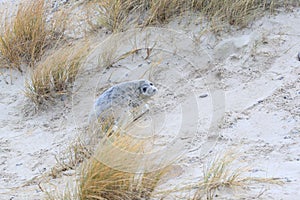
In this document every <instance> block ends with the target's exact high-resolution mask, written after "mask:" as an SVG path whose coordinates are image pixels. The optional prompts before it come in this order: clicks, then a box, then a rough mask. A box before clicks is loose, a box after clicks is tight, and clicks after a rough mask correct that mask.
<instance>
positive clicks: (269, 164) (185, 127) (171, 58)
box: [0, 9, 300, 200]
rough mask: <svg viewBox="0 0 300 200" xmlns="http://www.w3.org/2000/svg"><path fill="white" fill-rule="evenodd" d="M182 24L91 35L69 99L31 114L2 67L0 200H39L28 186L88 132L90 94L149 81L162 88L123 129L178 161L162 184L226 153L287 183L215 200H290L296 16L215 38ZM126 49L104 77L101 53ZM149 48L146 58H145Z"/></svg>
mask: <svg viewBox="0 0 300 200" xmlns="http://www.w3.org/2000/svg"><path fill="white" fill-rule="evenodd" d="M184 20H185V19H183V20H182V19H180V20H178V21H176V20H175V21H174V22H172V23H170V24H169V25H167V26H166V28H149V29H145V30H144V31H143V32H141V31H137V30H131V31H127V32H125V33H122V34H120V35H117V36H113V37H108V36H101V37H99V38H96V41H95V44H96V45H95V47H94V51H93V52H92V53H91V54H90V56H89V57H88V59H87V61H86V63H85V65H84V68H83V69H82V72H81V74H80V76H79V77H78V79H77V81H76V83H75V86H74V91H76V93H74V94H73V95H72V97H70V98H69V99H66V100H62V101H60V100H58V101H59V102H58V103H57V104H56V105H55V106H53V107H50V108H49V109H48V110H46V111H42V112H38V113H35V112H34V111H33V110H32V109H31V108H32V107H31V106H30V103H28V101H27V100H26V98H25V97H24V95H23V93H22V90H23V89H24V80H25V78H26V77H27V76H28V75H27V74H20V73H18V72H14V71H12V72H10V71H9V70H2V72H1V73H2V74H1V76H0V81H1V82H0V87H1V90H0V91H1V92H0V111H1V112H0V119H1V120H0V127H1V133H0V144H1V150H0V199H14V200H15V199H41V198H42V197H43V196H44V194H43V193H42V192H41V190H40V188H38V186H37V184H36V181H31V180H34V179H35V177H40V176H42V175H43V174H44V173H46V172H48V171H49V170H50V169H51V167H53V166H54V165H55V162H56V161H55V155H57V154H58V153H59V152H60V151H62V150H63V149H64V148H66V147H67V146H68V143H69V142H71V141H72V139H73V138H75V137H76V134H78V133H80V132H81V130H82V128H83V127H84V126H86V124H87V116H88V114H89V112H90V109H91V106H92V102H93V101H94V99H95V98H96V97H97V95H99V94H100V93H101V91H103V89H105V88H108V87H109V86H110V85H113V84H114V83H117V82H122V81H126V80H133V79H138V78H149V79H151V80H152V81H153V82H154V83H155V84H156V85H157V87H158V88H159V90H160V91H159V94H158V95H157V96H156V97H155V98H154V99H153V100H152V101H150V102H149V104H150V106H151V113H150V118H148V119H146V120H144V121H143V122H140V124H137V125H134V126H133V127H132V129H131V130H135V131H132V132H135V133H136V134H138V135H141V134H144V136H146V137H149V135H150V136H151V137H150V139H151V142H152V143H153V144H154V146H155V148H156V150H157V152H158V154H159V155H166V156H168V155H171V154H172V153H174V152H175V154H176V155H178V156H175V157H174V158H173V157H172V158H171V159H170V160H169V161H170V162H171V161H173V160H172V159H175V158H180V159H179V161H176V162H177V165H178V166H180V169H181V172H180V173H179V174H178V176H177V177H176V181H174V180H170V181H169V183H168V184H171V185H175V184H178V183H179V182H181V181H183V182H184V181H186V180H189V179H191V177H194V178H195V179H196V178H200V177H201V176H200V175H201V167H203V163H205V162H208V161H209V160H210V159H212V157H213V156H214V154H215V153H220V152H226V150H228V149H234V150H235V151H237V152H239V153H238V155H239V156H240V157H241V158H242V159H241V160H242V161H243V162H244V163H247V164H249V165H251V166H252V168H253V170H252V172H251V174H250V175H251V176H259V177H278V178H281V179H282V180H283V181H284V182H285V184H284V185H283V186H273V185H271V186H270V185H264V184H258V185H256V186H253V187H251V188H250V189H249V190H247V191H246V192H245V191H243V192H239V191H238V190H237V191H231V192H228V191H225V192H224V191H219V192H218V193H219V194H218V197H216V199H242V198H245V199H250V198H251V199H252V198H254V199H255V198H257V199H297V197H299V196H300V192H299V191H300V185H299V181H300V180H299V179H300V168H299V163H300V161H299V160H300V154H299V152H300V146H299V143H300V110H299V109H300V78H299V75H300V62H299V61H298V60H297V58H296V55H297V54H298V52H299V51H300V49H299V45H300V35H299V30H300V23H299V22H300V10H299V9H297V10H295V11H294V12H291V13H284V12H282V13H281V14H278V15H276V16H266V17H264V18H263V19H260V20H258V21H256V22H255V23H254V24H252V25H251V26H250V28H246V29H242V30H237V31H233V32H231V33H227V34H224V35H223V36H222V37H216V36H214V35H213V34H212V33H206V34H204V35H201V28H200V27H199V26H197V25H195V24H194V23H190V24H189V25H182V24H180V22H181V21H184ZM187 20H192V22H193V21H195V20H196V18H194V17H190V18H188V19H187ZM182 23H184V22H182ZM200 35H201V37H200ZM104 39H105V40H104ZM102 41H104V42H102ZM146 41H147V42H146ZM116 43H117V44H116ZM133 47H137V48H140V49H141V50H140V51H139V52H138V54H136V55H132V56H129V57H127V58H126V59H123V60H121V61H119V62H117V63H115V64H114V65H113V67H111V68H110V69H107V70H103V69H102V68H101V66H99V55H101V54H102V53H103V52H105V51H108V52H109V50H110V49H113V48H115V49H116V54H117V55H122V53H124V52H127V51H129V50H130V49H132V48H133ZM147 47H153V51H152V54H151V56H150V57H149V58H147V59H145V58H146V57H147V53H146V52H147V51H146V48H147ZM109 53H110V52H109ZM100 59H101V58H100ZM149 141H150V140H149ZM172 146H176V148H172V151H169V148H167V147H172ZM199 176H200V177H199ZM62 180H63V179H62ZM262 191H263V193H262Z"/></svg>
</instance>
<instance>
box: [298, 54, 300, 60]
mask: <svg viewBox="0 0 300 200" xmlns="http://www.w3.org/2000/svg"><path fill="white" fill-rule="evenodd" d="M298 60H299V61H300V52H299V53H298Z"/></svg>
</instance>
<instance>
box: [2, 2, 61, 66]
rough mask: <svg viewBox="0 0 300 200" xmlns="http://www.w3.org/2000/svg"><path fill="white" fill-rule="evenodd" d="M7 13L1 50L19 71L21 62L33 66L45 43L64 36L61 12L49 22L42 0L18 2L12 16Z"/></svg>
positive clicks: (7, 60) (47, 43) (11, 64)
mask: <svg viewBox="0 0 300 200" xmlns="http://www.w3.org/2000/svg"><path fill="white" fill-rule="evenodd" d="M9 15H11V13H9V14H8V15H7V16H6V19H7V20H6V22H5V24H4V27H3V32H2V33H1V35H0V52H1V54H2V57H3V58H4V59H5V60H6V62H7V65H9V66H10V67H12V68H16V69H18V70H20V71H22V69H21V64H22V63H23V62H24V63H25V64H27V65H29V66H34V65H35V64H36V62H37V61H39V60H40V58H41V56H42V55H43V54H44V52H45V50H46V47H48V46H49V45H50V44H51V43H52V44H53V43H55V42H54V41H57V40H59V39H61V37H62V36H63V33H64V23H62V22H63V21H64V19H63V18H62V17H63V16H60V17H61V18H60V19H53V21H52V22H51V23H50V25H48V24H47V23H46V17H47V16H46V9H45V1H44V0H31V1H27V2H25V3H23V4H20V5H19V7H18V11H17V14H16V15H15V16H13V17H12V18H9V17H8V16H9ZM58 22H59V23H58Z"/></svg>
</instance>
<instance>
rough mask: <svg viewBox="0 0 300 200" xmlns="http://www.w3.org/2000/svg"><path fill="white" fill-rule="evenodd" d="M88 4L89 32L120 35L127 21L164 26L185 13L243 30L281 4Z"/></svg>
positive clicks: (179, 0)
mask: <svg viewBox="0 0 300 200" xmlns="http://www.w3.org/2000/svg"><path fill="white" fill-rule="evenodd" d="M89 5H90V8H91V9H92V10H93V11H92V12H90V13H93V14H94V13H97V15H96V16H98V17H97V18H94V20H90V21H89V22H90V23H89V25H90V27H91V29H93V30H94V29H97V28H103V27H104V28H106V29H107V30H109V31H111V32H119V31H123V30H124V29H126V25H127V24H128V23H129V22H133V24H136V25H140V26H148V25H152V24H163V23H166V22H168V21H170V20H171V19H172V18H173V17H174V16H179V15H182V14H184V13H185V12H187V11H193V12H199V13H200V14H202V15H204V16H205V18H206V19H207V20H208V21H209V22H210V23H211V25H212V26H213V27H215V26H217V25H218V26H224V22H227V23H229V24H231V25H236V26H240V27H243V26H245V25H247V24H248V23H249V22H250V21H252V20H253V19H254V18H255V17H257V16H259V15H260V14H262V12H263V11H265V10H270V11H273V10H274V8H275V7H276V6H278V5H281V4H280V3H277V2H275V1H272V0H271V1H269V0H263V1H258V0H228V1H219V0H193V1H185V0H149V1H145V0H104V1H99V0H94V1H92V2H90V4H89ZM281 6H282V5H281Z"/></svg>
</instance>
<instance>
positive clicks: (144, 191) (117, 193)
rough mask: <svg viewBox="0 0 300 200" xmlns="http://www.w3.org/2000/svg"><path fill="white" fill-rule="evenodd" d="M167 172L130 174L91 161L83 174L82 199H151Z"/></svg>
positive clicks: (94, 160) (81, 184)
mask: <svg viewBox="0 0 300 200" xmlns="http://www.w3.org/2000/svg"><path fill="white" fill-rule="evenodd" d="M124 159H126V158H124ZM120 164H122V163H120ZM166 171H167V170H166V169H162V170H158V171H154V172H151V173H130V172H124V171H119V170H116V169H113V168H111V167H109V166H107V165H105V164H103V163H101V162H100V161H98V160H97V159H91V160H90V161H89V162H88V164H87V165H85V166H84V167H83V170H82V173H81V178H80V187H79V188H80V189H79V194H80V199H111V200H114V199H122V200H133V199H136V200H139V199H150V197H151V194H152V192H153V191H154V189H155V188H156V187H157V185H158V182H159V180H160V179H161V178H162V176H163V175H164V174H165V173H166Z"/></svg>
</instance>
